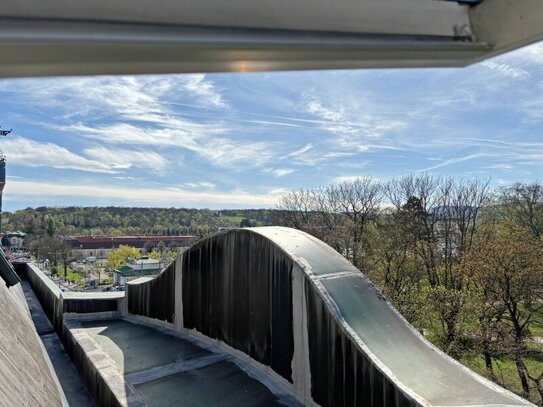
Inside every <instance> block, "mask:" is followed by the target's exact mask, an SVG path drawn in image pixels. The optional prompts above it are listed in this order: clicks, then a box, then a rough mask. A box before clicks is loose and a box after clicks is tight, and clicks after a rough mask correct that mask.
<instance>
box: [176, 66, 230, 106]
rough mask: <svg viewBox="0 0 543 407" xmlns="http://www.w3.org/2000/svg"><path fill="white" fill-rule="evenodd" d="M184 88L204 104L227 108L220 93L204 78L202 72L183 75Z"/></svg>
mask: <svg viewBox="0 0 543 407" xmlns="http://www.w3.org/2000/svg"><path fill="white" fill-rule="evenodd" d="M181 78H182V79H183V80H184V82H185V89H187V90H188V91H190V92H192V93H193V94H194V95H196V96H197V97H198V99H199V100H200V101H201V102H202V103H203V105H204V106H208V107H214V108H227V107H228V105H227V104H226V102H225V101H224V99H223V97H222V95H221V94H220V93H219V92H218V91H217V89H216V88H215V85H214V84H213V83H212V82H211V81H208V80H206V79H205V75H204V74H194V75H183V76H182V77H181Z"/></svg>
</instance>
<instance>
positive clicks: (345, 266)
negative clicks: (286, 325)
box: [244, 227, 531, 406]
mask: <svg viewBox="0 0 543 407" xmlns="http://www.w3.org/2000/svg"><path fill="white" fill-rule="evenodd" d="M244 231H246V232H247V233H257V234H259V235H262V236H264V237H266V238H267V239H270V240H271V241H272V242H274V243H275V244H276V245H277V246H279V247H280V248H281V249H282V250H283V251H285V252H286V253H287V254H288V255H289V256H291V258H292V259H293V260H294V261H295V262H296V263H297V264H299V265H300V266H301V267H302V269H303V270H304V272H305V273H306V274H307V275H308V276H309V277H310V278H312V279H313V282H314V283H315V284H316V285H317V287H318V288H319V291H320V293H321V295H322V296H323V297H324V298H325V300H326V302H327V303H328V304H329V305H330V312H332V313H335V314H336V317H337V318H338V319H339V320H340V321H341V323H342V325H343V326H344V328H345V329H346V330H347V332H348V333H349V334H350V335H352V336H353V337H354V338H355V340H356V343H357V344H358V345H359V347H360V349H361V350H363V351H364V352H366V353H367V354H368V355H369V356H370V358H371V359H372V361H373V362H374V363H375V364H376V365H377V366H378V367H379V368H380V370H381V371H383V372H384V373H385V374H386V375H387V376H388V377H389V378H390V379H391V380H392V381H393V382H394V383H396V384H397V385H399V386H400V387H401V388H402V389H403V390H404V391H406V392H407V393H408V394H410V395H411V396H412V397H413V398H414V399H415V400H417V401H419V402H420V403H421V404H422V405H430V406H481V405H484V406H505V405H507V406H527V405H531V403H529V402H527V401H525V400H523V399H521V398H520V397H518V396H516V395H514V394H513V393H511V392H509V391H507V390H505V389H503V388H501V387H500V386H497V385H495V384H494V383H492V382H490V381H488V380H486V379H484V378H483V377H481V376H479V375H477V374H476V373H474V372H472V371H471V370H469V369H468V368H466V367H464V366H463V365H461V364H460V363H458V362H457V361H455V360H454V359H452V358H451V357H449V356H448V355H446V354H444V353H443V352H441V351H440V350H439V349H437V348H436V347H435V346H433V345H432V344H431V343H430V342H428V341H427V340H426V339H425V338H423V337H422V336H421V335H420V334H419V333H418V332H417V331H416V330H415V329H414V328H413V327H412V326H411V325H410V324H409V323H408V322H407V321H406V320H405V319H404V318H403V317H402V316H401V315H400V314H399V313H398V311H396V310H395V309H394V308H393V307H392V305H391V304H390V303H389V302H388V301H387V300H386V299H385V298H384V297H383V295H382V294H381V293H380V292H379V291H378V290H377V289H376V288H375V286H374V285H373V284H372V283H371V282H370V281H369V280H368V279H367V278H366V277H365V276H364V275H363V274H362V273H361V272H360V271H358V270H357V269H355V268H354V266H352V265H351V263H350V262H349V261H348V260H347V259H345V258H344V257H343V256H341V255H340V254H339V253H337V252H336V251H335V250H333V249H332V248H331V247H329V246H328V245H326V244H325V243H323V242H322V241H320V240H318V239H316V238H315V237H313V236H311V235H309V234H307V233H304V232H301V231H298V230H295V229H290V228H284V227H257V228H250V229H244Z"/></svg>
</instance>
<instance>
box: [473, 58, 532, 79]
mask: <svg viewBox="0 0 543 407" xmlns="http://www.w3.org/2000/svg"><path fill="white" fill-rule="evenodd" d="M481 65H482V66H484V67H487V68H489V69H491V70H492V71H494V72H496V73H498V74H499V75H501V76H504V77H506V78H512V79H529V78H530V77H531V75H530V73H529V72H527V71H525V70H524V69H520V68H516V67H514V66H512V65H509V64H506V63H499V62H495V61H484V62H482V63H481Z"/></svg>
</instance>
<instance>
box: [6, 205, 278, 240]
mask: <svg viewBox="0 0 543 407" xmlns="http://www.w3.org/2000/svg"><path fill="white" fill-rule="evenodd" d="M272 219H273V210H267V209H225V210H210V209H189V208H132V207H114V206H110V207H39V208H26V209H21V210H18V211H15V212H4V223H3V226H2V227H3V229H2V230H8V231H17V230H20V231H22V232H24V233H27V234H29V235H32V236H56V235H62V236H68V235H72V236H75V235H90V234H94V235H101V234H105V235H167V236H172V235H173V236H179V235H194V236H199V237H204V236H207V235H209V234H211V233H215V232H216V231H217V229H218V228H221V227H239V226H240V224H242V223H243V225H242V226H257V225H258V226H260V225H267V224H271V223H272V222H273V220H272Z"/></svg>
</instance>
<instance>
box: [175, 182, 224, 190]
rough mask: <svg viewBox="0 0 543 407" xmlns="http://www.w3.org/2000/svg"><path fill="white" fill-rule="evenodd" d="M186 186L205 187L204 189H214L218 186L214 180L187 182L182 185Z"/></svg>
mask: <svg viewBox="0 0 543 407" xmlns="http://www.w3.org/2000/svg"><path fill="white" fill-rule="evenodd" d="M182 186H183V187H184V188H204V189H214V188H215V187H216V185H215V184H213V183H212V182H205V181H202V182H185V183H184V184H183V185H182Z"/></svg>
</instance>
